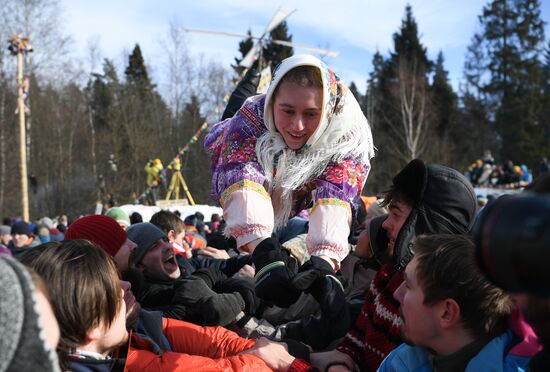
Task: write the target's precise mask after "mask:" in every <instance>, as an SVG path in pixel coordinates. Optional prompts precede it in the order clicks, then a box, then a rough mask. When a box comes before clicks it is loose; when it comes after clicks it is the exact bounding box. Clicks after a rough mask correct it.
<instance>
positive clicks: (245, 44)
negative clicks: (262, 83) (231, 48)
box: [231, 29, 254, 76]
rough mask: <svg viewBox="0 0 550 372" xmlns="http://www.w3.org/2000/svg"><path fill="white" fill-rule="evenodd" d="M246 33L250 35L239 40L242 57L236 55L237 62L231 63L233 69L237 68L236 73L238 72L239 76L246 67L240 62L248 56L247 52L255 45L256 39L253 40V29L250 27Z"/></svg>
mask: <svg viewBox="0 0 550 372" xmlns="http://www.w3.org/2000/svg"><path fill="white" fill-rule="evenodd" d="M246 34H247V35H248V37H247V38H246V39H244V40H241V41H240V42H239V53H240V55H241V57H240V58H238V57H235V64H234V65H231V67H232V68H233V70H235V73H236V75H237V76H241V74H242V73H243V71H244V67H242V66H239V63H241V61H242V60H243V58H244V57H245V56H246V54H247V53H248V52H249V51H250V49H251V48H252V47H253V46H254V41H253V40H252V31H251V30H250V29H248V31H247V32H246Z"/></svg>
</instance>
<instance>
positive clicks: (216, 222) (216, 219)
mask: <svg viewBox="0 0 550 372" xmlns="http://www.w3.org/2000/svg"><path fill="white" fill-rule="evenodd" d="M221 222H222V218H221V217H220V215H219V214H217V213H213V214H212V217H210V233H211V234H213V233H215V232H216V231H218V228H219V227H220V223H221Z"/></svg>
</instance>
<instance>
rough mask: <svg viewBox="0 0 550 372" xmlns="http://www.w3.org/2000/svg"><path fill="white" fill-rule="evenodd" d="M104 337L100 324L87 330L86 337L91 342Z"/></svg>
mask: <svg viewBox="0 0 550 372" xmlns="http://www.w3.org/2000/svg"><path fill="white" fill-rule="evenodd" d="M102 337H103V331H102V330H101V325H98V326H96V327H94V328H92V329H90V330H89V331H88V332H86V338H87V339H88V341H89V342H91V341H96V340H99V339H100V338H102Z"/></svg>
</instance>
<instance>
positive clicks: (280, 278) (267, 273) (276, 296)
mask: <svg viewBox="0 0 550 372" xmlns="http://www.w3.org/2000/svg"><path fill="white" fill-rule="evenodd" d="M252 261H253V262H254V265H255V266H256V295H258V297H260V298H262V299H264V300H265V301H268V302H270V303H273V304H275V305H277V306H279V307H289V306H290V305H292V304H293V303H295V302H296V300H297V299H298V297H300V293H301V292H300V291H299V290H297V289H296V288H295V287H294V286H293V285H292V283H291V281H292V278H293V277H294V273H295V272H296V261H294V259H292V258H291V257H290V255H289V253H288V251H286V250H285V249H281V244H280V243H279V241H278V240H277V239H275V238H267V239H265V240H263V241H262V242H261V243H260V244H258V246H257V247H256V249H255V250H254V253H252Z"/></svg>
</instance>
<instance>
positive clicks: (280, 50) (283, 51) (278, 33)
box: [262, 21, 294, 68]
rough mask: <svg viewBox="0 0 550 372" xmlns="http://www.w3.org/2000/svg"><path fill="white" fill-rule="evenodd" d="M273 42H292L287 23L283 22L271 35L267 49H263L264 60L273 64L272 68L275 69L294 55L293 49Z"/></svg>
mask: <svg viewBox="0 0 550 372" xmlns="http://www.w3.org/2000/svg"><path fill="white" fill-rule="evenodd" d="M271 40H283V41H289V42H292V35H291V34H289V33H288V26H287V23H286V21H284V22H281V23H280V24H279V25H278V26H277V27H275V28H274V29H273V30H272V31H271V32H270V33H269V39H268V42H267V45H266V47H265V48H264V49H263V52H262V54H263V58H264V59H265V61H267V62H271V66H273V68H275V67H276V66H277V65H278V64H279V63H281V62H282V61H283V59H285V58H288V57H290V56H292V55H293V54H294V50H293V49H292V47H288V46H284V45H279V44H275V43H272V42H271Z"/></svg>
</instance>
